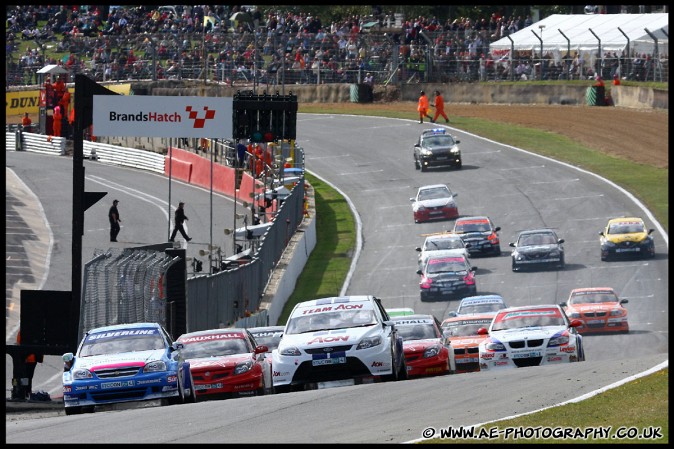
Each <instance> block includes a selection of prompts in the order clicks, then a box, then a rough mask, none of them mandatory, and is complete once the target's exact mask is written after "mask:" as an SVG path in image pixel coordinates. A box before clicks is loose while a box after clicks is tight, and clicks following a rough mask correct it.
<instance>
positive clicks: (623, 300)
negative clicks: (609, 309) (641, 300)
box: [620, 299, 629, 304]
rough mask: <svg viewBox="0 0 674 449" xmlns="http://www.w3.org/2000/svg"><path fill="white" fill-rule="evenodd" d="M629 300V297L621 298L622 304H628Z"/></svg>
mask: <svg viewBox="0 0 674 449" xmlns="http://www.w3.org/2000/svg"><path fill="white" fill-rule="evenodd" d="M628 302H629V300H627V299H621V300H620V304H627V303H628Z"/></svg>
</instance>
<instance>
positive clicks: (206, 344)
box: [180, 338, 250, 359]
mask: <svg viewBox="0 0 674 449" xmlns="http://www.w3.org/2000/svg"><path fill="white" fill-rule="evenodd" d="M249 352H250V351H249V349H248V346H247V345H246V342H245V340H243V339H241V338H229V339H224V340H205V341H198V342H194V343H189V344H186V345H185V347H184V348H183V349H181V350H180V354H181V355H182V357H183V358H185V359H198V358H204V357H221V356H226V355H234V354H246V353H249Z"/></svg>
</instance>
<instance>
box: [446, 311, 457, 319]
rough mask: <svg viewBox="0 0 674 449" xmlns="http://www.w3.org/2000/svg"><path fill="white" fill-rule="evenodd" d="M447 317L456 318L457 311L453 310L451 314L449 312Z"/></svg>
mask: <svg viewBox="0 0 674 449" xmlns="http://www.w3.org/2000/svg"><path fill="white" fill-rule="evenodd" d="M447 316H448V317H450V318H452V317H455V316H456V311H455V310H452V311H451V312H447Z"/></svg>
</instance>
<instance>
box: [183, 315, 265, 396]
mask: <svg viewBox="0 0 674 449" xmlns="http://www.w3.org/2000/svg"><path fill="white" fill-rule="evenodd" d="M177 341H178V343H182V345H183V348H182V349H180V351H179V354H180V358H181V359H183V360H186V361H187V362H189V364H190V371H191V373H192V379H193V385H194V391H195V393H196V399H197V400H199V401H200V400H204V399H226V398H231V397H240V396H255V395H257V396H261V395H264V394H271V393H272V392H273V385H272V379H271V364H270V363H269V361H268V360H267V359H266V357H265V353H266V352H267V351H268V347H267V346H265V345H256V344H255V340H254V339H253V337H252V335H251V334H250V333H249V331H247V330H246V329H241V328H222V329H209V330H203V331H195V332H189V333H186V334H183V335H181V336H180V337H178V340H177Z"/></svg>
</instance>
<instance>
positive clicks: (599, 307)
mask: <svg viewBox="0 0 674 449" xmlns="http://www.w3.org/2000/svg"><path fill="white" fill-rule="evenodd" d="M627 303H628V300H627V299H620V298H619V297H618V295H617V294H616V292H615V290H613V289H612V288H611V287H586V288H574V289H573V290H571V293H570V294H569V299H567V300H566V302H563V303H561V304H560V305H561V306H562V307H563V308H564V311H565V312H566V314H567V315H568V317H569V318H570V319H579V320H581V321H582V322H583V325H582V326H578V328H577V329H578V332H580V333H581V334H593V333H604V332H624V333H627V332H629V331H630V326H629V323H628V320H627V309H626V308H625V307H623V304H627Z"/></svg>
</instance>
